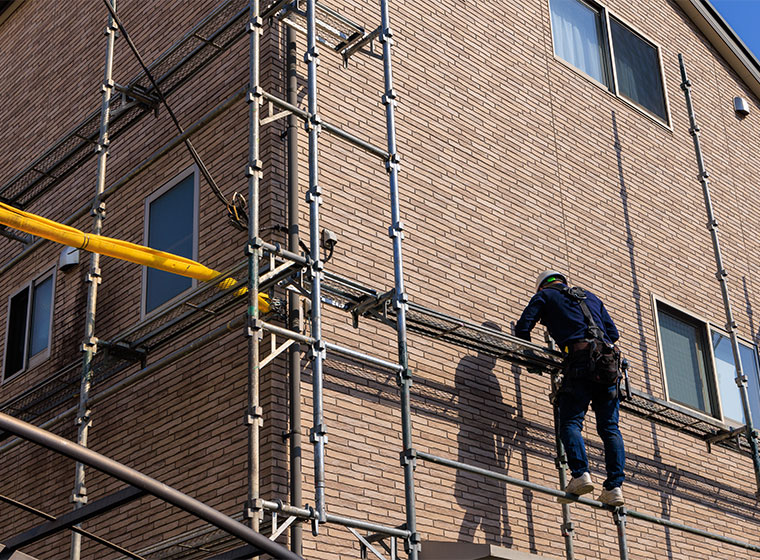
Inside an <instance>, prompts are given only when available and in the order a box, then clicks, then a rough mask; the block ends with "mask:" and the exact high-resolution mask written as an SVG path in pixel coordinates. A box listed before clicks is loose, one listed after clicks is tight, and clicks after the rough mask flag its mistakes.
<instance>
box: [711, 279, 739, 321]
mask: <svg viewBox="0 0 760 560" xmlns="http://www.w3.org/2000/svg"><path fill="white" fill-rule="evenodd" d="M715 277H716V278H717V279H718V280H721V279H722V278H726V277H728V271H727V270H726V269H725V268H722V269H720V270H719V271H718V272H716V273H715ZM733 324H734V325H735V324H736V323H733ZM730 325H731V323H729V324H727V325H726V328H729V327H730Z"/></svg>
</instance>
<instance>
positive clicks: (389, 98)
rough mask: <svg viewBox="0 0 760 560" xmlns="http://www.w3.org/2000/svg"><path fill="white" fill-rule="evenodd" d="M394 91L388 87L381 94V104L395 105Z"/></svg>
mask: <svg viewBox="0 0 760 560" xmlns="http://www.w3.org/2000/svg"><path fill="white" fill-rule="evenodd" d="M396 99H397V96H396V91H395V90H394V89H389V90H388V91H387V92H386V94H385V95H383V105H388V104H391V103H392V104H393V106H394V107H395V106H396Z"/></svg>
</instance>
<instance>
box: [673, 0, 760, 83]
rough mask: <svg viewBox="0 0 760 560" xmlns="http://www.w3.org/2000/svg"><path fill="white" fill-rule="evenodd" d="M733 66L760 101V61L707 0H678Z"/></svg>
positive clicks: (676, 0) (677, 2)
mask: <svg viewBox="0 0 760 560" xmlns="http://www.w3.org/2000/svg"><path fill="white" fill-rule="evenodd" d="M675 2H676V4H678V5H679V6H680V7H681V9H682V10H683V11H684V12H686V15H688V16H689V18H690V19H691V20H692V21H693V22H694V23H695V24H696V26H697V27H698V28H699V30H700V31H701V32H702V33H704V35H705V37H707V39H708V40H709V41H710V43H711V44H712V45H713V46H714V47H715V49H716V50H717V51H718V52H719V53H720V55H721V56H723V58H725V60H726V62H728V64H729V66H731V68H732V69H733V70H734V71H735V72H736V73H737V74H738V75H739V77H740V78H741V79H742V80H743V81H744V83H746V84H747V87H749V89H750V90H752V92H753V93H754V94H755V95H756V96H757V97H758V98H760V62H758V60H757V58H755V55H753V54H752V51H750V50H749V49H748V48H747V46H746V45H745V44H744V43H743V42H742V41H741V39H739V37H738V35H736V33H735V32H734V30H733V29H731V27H730V26H729V25H728V23H726V20H724V19H723V18H722V17H721V15H720V14H719V13H718V11H717V10H716V9H715V8H714V7H713V5H712V4H710V2H708V1H707V0H675Z"/></svg>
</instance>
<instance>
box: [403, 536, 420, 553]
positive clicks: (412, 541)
mask: <svg viewBox="0 0 760 560" xmlns="http://www.w3.org/2000/svg"><path fill="white" fill-rule="evenodd" d="M404 550H405V552H406V553H407V554H410V553H411V552H412V551H413V550H416V551H417V552H419V551H420V550H422V540H421V539H420V534H419V533H409V537H407V538H406V540H404Z"/></svg>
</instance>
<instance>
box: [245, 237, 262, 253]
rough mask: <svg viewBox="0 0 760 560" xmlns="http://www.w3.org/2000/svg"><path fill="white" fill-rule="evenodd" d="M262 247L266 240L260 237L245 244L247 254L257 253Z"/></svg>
mask: <svg viewBox="0 0 760 560" xmlns="http://www.w3.org/2000/svg"><path fill="white" fill-rule="evenodd" d="M262 247H264V240H263V239H261V238H260V237H254V238H253V239H251V240H250V241H249V242H248V243H246V245H245V256H246V257H250V256H253V255H257V254H258V252H259V251H260V250H261V248H262Z"/></svg>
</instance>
